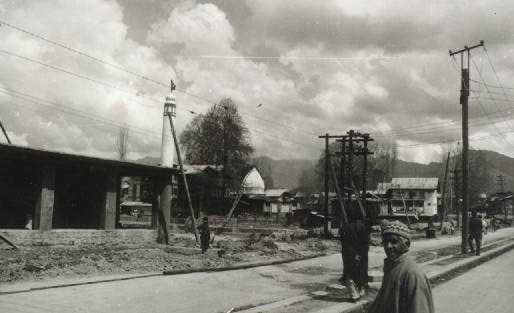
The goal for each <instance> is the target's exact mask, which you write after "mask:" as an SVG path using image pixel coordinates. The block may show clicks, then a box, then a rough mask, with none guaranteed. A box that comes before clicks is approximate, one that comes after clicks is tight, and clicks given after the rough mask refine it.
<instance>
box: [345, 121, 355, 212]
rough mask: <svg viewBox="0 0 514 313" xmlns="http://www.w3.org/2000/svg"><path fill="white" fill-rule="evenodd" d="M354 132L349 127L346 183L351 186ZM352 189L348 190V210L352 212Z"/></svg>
mask: <svg viewBox="0 0 514 313" xmlns="http://www.w3.org/2000/svg"><path fill="white" fill-rule="evenodd" d="M354 134H355V132H354V131H353V130H352V129H351V130H350V131H349V132H348V173H347V174H348V184H349V185H350V186H351V181H352V179H353V177H352V174H353V169H352V161H353V139H354V137H353V136H354ZM352 204H353V203H352V191H351V190H348V205H347V208H348V212H352V210H353V207H352Z"/></svg>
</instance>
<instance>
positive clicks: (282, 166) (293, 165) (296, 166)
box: [272, 160, 316, 189]
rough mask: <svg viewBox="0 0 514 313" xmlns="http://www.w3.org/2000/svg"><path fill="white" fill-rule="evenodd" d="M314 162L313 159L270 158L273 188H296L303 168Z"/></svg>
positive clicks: (310, 165)
mask: <svg viewBox="0 0 514 313" xmlns="http://www.w3.org/2000/svg"><path fill="white" fill-rule="evenodd" d="M314 164H316V161H315V160H272V167H273V174H272V177H273V183H274V185H275V186H274V187H275V188H288V189H290V188H296V187H298V179H299V178H300V175H301V174H302V172H303V170H304V169H308V168H311V167H313V166H314Z"/></svg>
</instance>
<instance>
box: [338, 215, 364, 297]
mask: <svg viewBox="0 0 514 313" xmlns="http://www.w3.org/2000/svg"><path fill="white" fill-rule="evenodd" d="M348 213H349V214H348V217H349V219H350V220H351V222H350V223H349V224H347V225H344V226H343V227H342V232H341V245H342V250H343V263H344V261H345V260H344V259H345V257H346V264H343V266H344V267H345V268H346V270H344V274H345V275H344V276H345V277H344V284H345V285H346V287H347V288H348V290H350V293H351V298H352V301H357V300H358V299H359V298H360V297H361V296H363V295H364V290H365V288H366V287H367V283H368V252H369V231H368V228H367V227H366V225H364V223H363V221H362V217H361V216H360V215H359V214H358V213H357V214H352V213H351V212H348Z"/></svg>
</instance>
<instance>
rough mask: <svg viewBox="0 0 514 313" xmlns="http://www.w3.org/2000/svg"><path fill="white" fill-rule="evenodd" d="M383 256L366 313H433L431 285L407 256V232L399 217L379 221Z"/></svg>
mask: <svg viewBox="0 0 514 313" xmlns="http://www.w3.org/2000/svg"><path fill="white" fill-rule="evenodd" d="M382 245H383V246H384V250H385V253H386V255H387V258H386V259H385V260H384V277H383V279H382V286H381V287H380V290H379V291H378V294H377V297H376V298H375V301H373V303H372V304H371V306H370V308H369V311H368V312H369V313H433V312H434V302H433V299H432V289H431V287H430V282H429V281H428V278H427V276H426V275H425V274H424V273H423V271H422V270H421V268H420V267H419V266H418V265H417V264H416V262H415V261H414V260H413V259H412V258H411V257H410V256H409V254H408V251H409V248H410V235H409V229H408V228H407V226H406V225H405V224H403V223H401V222H399V221H394V222H391V223H387V224H384V225H382Z"/></svg>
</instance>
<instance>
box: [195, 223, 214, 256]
mask: <svg viewBox="0 0 514 313" xmlns="http://www.w3.org/2000/svg"><path fill="white" fill-rule="evenodd" d="M198 230H199V231H200V247H201V248H202V253H205V252H206V251H207V250H208V249H209V245H210V242H211V230H210V229H209V218H207V216H206V217H204V218H203V222H202V224H201V225H200V226H198Z"/></svg>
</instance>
